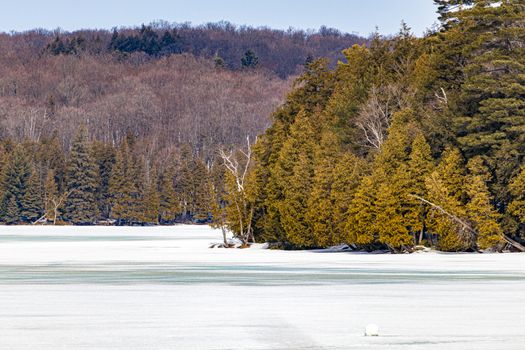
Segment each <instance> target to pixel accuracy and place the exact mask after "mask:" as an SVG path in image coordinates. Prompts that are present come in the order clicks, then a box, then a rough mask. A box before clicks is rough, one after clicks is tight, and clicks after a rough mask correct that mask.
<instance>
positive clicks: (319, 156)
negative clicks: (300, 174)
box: [305, 131, 341, 247]
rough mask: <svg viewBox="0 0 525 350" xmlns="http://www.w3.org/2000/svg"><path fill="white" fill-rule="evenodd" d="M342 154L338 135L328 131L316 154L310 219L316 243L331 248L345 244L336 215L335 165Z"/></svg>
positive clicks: (308, 208)
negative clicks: (342, 242)
mask: <svg viewBox="0 0 525 350" xmlns="http://www.w3.org/2000/svg"><path fill="white" fill-rule="evenodd" d="M340 155H341V152H340V150H339V140H338V139H337V137H336V135H335V134H333V133H331V132H329V131H325V132H323V134H322V136H321V143H320V144H319V145H318V146H317V147H316V150H315V153H314V160H315V161H314V178H313V184H312V190H311V194H310V196H309V198H308V201H307V212H306V214H305V215H306V220H307V222H308V226H309V227H310V229H311V230H312V233H313V236H314V245H315V246H318V247H328V246H332V245H336V244H339V243H341V241H339V239H340V237H339V235H338V227H337V223H336V222H335V220H334V216H335V201H334V197H333V194H332V186H333V184H334V181H335V177H334V176H335V172H334V167H335V164H336V163H337V159H338V158H339V156H340Z"/></svg>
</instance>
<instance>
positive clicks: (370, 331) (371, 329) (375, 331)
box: [365, 323, 379, 337]
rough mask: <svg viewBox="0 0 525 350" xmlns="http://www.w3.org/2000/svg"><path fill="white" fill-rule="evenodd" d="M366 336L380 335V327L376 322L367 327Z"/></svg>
mask: <svg viewBox="0 0 525 350" xmlns="http://www.w3.org/2000/svg"><path fill="white" fill-rule="evenodd" d="M365 336H367V337H377V336H379V327H378V326H377V325H376V324H373V323H370V324H369V325H368V326H366V328H365Z"/></svg>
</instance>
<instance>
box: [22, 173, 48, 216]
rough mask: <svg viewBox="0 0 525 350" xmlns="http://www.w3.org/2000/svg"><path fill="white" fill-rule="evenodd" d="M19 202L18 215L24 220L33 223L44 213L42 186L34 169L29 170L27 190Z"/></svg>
mask: <svg viewBox="0 0 525 350" xmlns="http://www.w3.org/2000/svg"><path fill="white" fill-rule="evenodd" d="M21 204H22V207H21V210H20V215H21V217H22V219H23V220H24V221H25V222H27V223H33V222H34V221H36V220H38V219H40V218H41V217H42V215H43V213H44V201H43V193H42V186H41V184H40V178H39V176H38V173H37V172H36V170H35V169H32V170H31V176H30V177H29V180H28V183H27V191H26V193H25V194H24V197H23V198H22V202H21Z"/></svg>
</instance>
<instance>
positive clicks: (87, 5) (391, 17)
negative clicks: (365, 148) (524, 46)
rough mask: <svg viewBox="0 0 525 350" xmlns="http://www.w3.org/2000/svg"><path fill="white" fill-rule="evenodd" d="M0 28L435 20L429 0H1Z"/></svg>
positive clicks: (391, 29) (370, 24)
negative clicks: (153, 22) (175, 23)
mask: <svg viewBox="0 0 525 350" xmlns="http://www.w3.org/2000/svg"><path fill="white" fill-rule="evenodd" d="M2 2H3V4H2V6H1V9H0V31H11V30H14V31H23V30H27V29H33V28H45V29H55V28H58V27H60V28H62V29H65V30H76V29H84V28H107V29H110V28H112V27H114V26H135V25H140V24H142V23H150V22H152V21H155V20H166V21H167V22H170V23H171V22H177V23H182V22H191V23H193V24H202V23H206V22H217V21H220V20H226V21H230V22H232V23H235V24H241V25H242V24H247V25H251V26H268V27H272V28H279V29H287V28H289V27H294V28H300V29H309V28H314V29H318V28H319V27H320V26H321V25H323V24H324V25H326V26H328V27H333V28H337V29H340V30H341V31H344V32H359V33H360V34H361V35H368V34H370V33H371V32H372V31H374V28H375V26H376V25H377V26H378V27H379V30H380V32H381V33H383V34H392V33H395V32H396V31H397V30H398V28H399V24H400V22H401V20H405V22H407V23H408V24H409V26H410V27H412V28H413V30H414V33H416V34H417V35H420V34H421V33H423V32H424V30H425V29H426V28H428V27H430V26H431V25H432V24H433V23H434V22H435V21H436V15H435V8H434V6H433V4H432V0H222V1H221V0H47V1H43V0H18V1H2Z"/></svg>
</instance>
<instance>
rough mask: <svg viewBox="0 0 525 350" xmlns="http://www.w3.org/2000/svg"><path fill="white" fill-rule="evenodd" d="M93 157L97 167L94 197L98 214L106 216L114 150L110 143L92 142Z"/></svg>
mask: <svg viewBox="0 0 525 350" xmlns="http://www.w3.org/2000/svg"><path fill="white" fill-rule="evenodd" d="M92 153H93V159H94V161H95V164H96V168H97V175H98V176H97V191H96V198H97V204H98V210H99V213H100V216H101V217H103V218H108V217H109V215H110V210H111V193H110V188H109V187H110V186H109V185H110V181H111V173H112V170H113V166H114V165H115V150H114V148H113V147H112V146H111V145H108V144H104V143H102V142H97V141H96V142H94V143H93V145H92Z"/></svg>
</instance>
